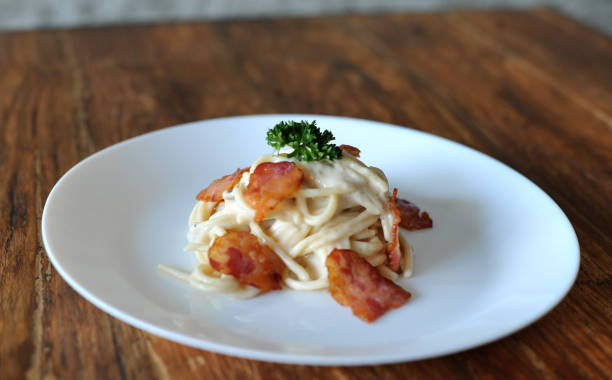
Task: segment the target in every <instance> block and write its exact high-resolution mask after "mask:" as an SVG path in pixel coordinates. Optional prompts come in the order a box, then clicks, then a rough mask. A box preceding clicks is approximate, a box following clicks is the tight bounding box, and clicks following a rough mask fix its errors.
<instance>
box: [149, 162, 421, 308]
mask: <svg viewBox="0 0 612 380" xmlns="http://www.w3.org/2000/svg"><path fill="white" fill-rule="evenodd" d="M286 154H287V152H286V151H285V152H284V153H282V152H281V154H280V155H264V156H262V157H260V158H259V159H257V160H256V161H255V162H254V163H253V165H251V167H250V170H249V171H246V172H245V173H243V174H242V177H241V178H240V181H239V182H238V183H237V184H236V185H235V186H234V187H233V188H232V189H231V191H226V192H224V193H223V201H221V202H220V203H217V202H204V201H198V202H197V203H196V205H195V206H194V208H193V210H192V212H191V215H190V216H189V232H188V234H187V240H188V244H187V246H186V247H185V250H188V251H194V252H195V254H196V257H197V259H198V261H199V265H198V266H197V267H196V268H195V269H194V271H193V272H192V273H184V272H182V271H178V270H176V269H173V268H171V267H168V266H165V265H160V270H162V271H163V272H165V273H166V274H168V275H171V276H172V277H175V278H177V279H179V280H182V281H185V282H188V283H190V284H191V285H193V286H194V287H196V288H199V289H202V290H205V291H214V292H224V293H232V294H234V295H235V296H239V297H252V296H255V295H257V294H258V293H259V290H258V289H257V288H255V287H252V286H249V285H243V284H240V283H239V282H238V281H237V280H236V279H235V278H234V277H233V276H230V275H225V274H221V273H219V272H217V271H215V270H214V269H213V268H212V267H211V265H210V263H209V260H208V250H209V248H210V247H211V246H212V244H213V243H214V241H215V239H216V238H217V237H220V236H223V235H225V234H226V233H227V232H229V231H248V232H250V233H251V234H253V235H255V236H256V237H257V239H258V240H259V241H260V243H262V244H265V245H267V246H268V247H270V248H271V249H272V250H273V251H274V252H275V253H276V254H277V255H278V256H279V257H280V258H281V260H282V261H283V262H284V263H285V265H286V269H285V271H284V273H283V274H282V282H283V284H284V285H285V286H286V287H288V288H291V289H296V290H317V289H326V288H328V286H329V282H328V278H327V268H326V266H325V260H326V258H327V256H328V255H329V254H330V252H331V251H332V250H333V249H334V248H338V249H350V250H353V251H355V252H357V253H358V254H359V255H360V256H361V257H363V258H364V259H366V260H367V261H368V262H369V263H370V264H371V265H372V266H374V267H376V268H377V269H378V270H379V272H380V273H381V274H382V275H383V276H385V277H387V278H389V279H391V280H395V279H397V277H398V276H409V275H410V274H411V273H412V249H411V247H410V246H409V245H408V244H407V243H406V242H405V240H404V239H403V237H402V236H401V234H400V235H399V243H400V250H401V268H402V272H401V274H400V275H398V274H397V273H395V272H394V271H392V270H391V269H390V268H389V267H388V265H387V253H386V250H385V246H386V244H387V242H389V241H391V239H392V228H393V214H392V212H391V210H390V209H389V184H388V182H387V179H386V177H385V175H384V174H383V172H382V171H381V170H380V169H378V168H375V167H368V166H366V165H364V164H363V163H362V162H361V161H360V160H358V159H357V158H355V157H354V156H352V155H351V154H349V153H347V152H344V154H343V157H342V158H341V159H339V160H335V161H333V162H327V161H311V162H305V161H294V160H292V159H290V158H287V156H286ZM280 161H292V162H294V163H295V164H296V165H297V166H298V167H299V168H300V169H301V170H302V171H303V173H304V180H303V182H302V185H301V187H300V189H299V190H298V191H297V193H296V194H295V195H294V197H292V198H291V199H288V200H284V201H283V202H282V203H281V204H279V205H278V206H277V207H276V208H274V210H272V211H269V212H267V213H266V215H265V219H264V220H263V221H262V222H260V223H257V222H255V220H254V216H255V210H253V209H252V208H251V207H250V206H249V204H248V203H247V202H246V201H245V197H244V193H245V190H246V188H247V186H248V183H249V177H250V175H251V173H253V171H254V170H255V168H256V167H257V166H258V165H259V164H261V163H264V162H280Z"/></svg>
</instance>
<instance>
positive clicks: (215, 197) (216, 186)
mask: <svg viewBox="0 0 612 380" xmlns="http://www.w3.org/2000/svg"><path fill="white" fill-rule="evenodd" d="M247 170H249V169H236V171H235V172H233V173H232V174H228V175H226V176H223V177H221V178H219V179H216V180H214V181H212V183H211V184H210V185H208V187H207V188H206V189H204V190H202V191H200V192H199V193H198V195H197V196H196V199H197V200H199V201H205V202H221V201H222V200H223V192H224V191H226V190H231V189H232V188H233V187H234V186H236V184H237V183H238V182H240V177H242V173H244V172H246V171H247Z"/></svg>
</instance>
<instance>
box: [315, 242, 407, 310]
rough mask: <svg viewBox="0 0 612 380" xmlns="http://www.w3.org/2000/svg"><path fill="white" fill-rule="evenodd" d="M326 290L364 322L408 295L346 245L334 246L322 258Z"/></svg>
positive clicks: (397, 305)
mask: <svg viewBox="0 0 612 380" xmlns="http://www.w3.org/2000/svg"><path fill="white" fill-rule="evenodd" d="M325 265H326V266H327V271H328V273H329V275H328V278H329V290H330V292H331V295H332V296H333V297H334V299H335V300H336V301H337V302H338V303H339V304H340V305H343V306H350V307H351V309H353V314H354V315H355V316H357V317H359V318H360V319H362V320H364V321H366V322H374V321H375V320H376V319H378V318H379V317H380V316H382V315H383V314H385V313H386V312H387V311H389V310H390V309H397V308H398V307H400V306H402V305H403V304H405V303H406V302H407V301H408V299H410V293H409V292H407V291H406V290H404V289H402V288H401V287H399V286H398V285H396V284H394V283H393V282H392V281H390V280H388V279H386V278H384V277H383V276H382V275H381V274H380V273H379V272H378V270H377V269H376V268H374V267H373V266H371V265H370V263H368V262H367V261H366V260H365V259H364V258H362V257H360V256H359V255H358V254H357V253H356V252H354V251H351V250H349V249H334V250H333V251H332V253H330V255H329V256H328V257H327V259H326V260H325Z"/></svg>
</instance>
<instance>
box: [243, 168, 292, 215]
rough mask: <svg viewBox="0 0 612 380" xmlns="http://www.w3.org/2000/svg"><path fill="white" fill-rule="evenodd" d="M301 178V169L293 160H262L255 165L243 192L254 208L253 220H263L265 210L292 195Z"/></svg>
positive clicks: (270, 208)
mask: <svg viewBox="0 0 612 380" xmlns="http://www.w3.org/2000/svg"><path fill="white" fill-rule="evenodd" d="M303 180H304V173H303V172H302V169H300V168H298V167H297V165H296V164H295V163H293V162H289V161H282V162H264V163H261V164H259V165H257V167H256V168H255V170H254V171H253V173H251V177H250V179H249V185H248V186H247V189H246V191H245V192H244V198H245V200H246V201H247V203H248V204H249V206H251V207H252V208H253V209H254V210H255V221H256V222H261V221H263V219H264V215H265V213H266V212H268V211H270V210H272V209H274V208H275V207H276V206H278V204H279V203H281V202H282V201H284V200H285V199H289V198H291V197H293V194H295V192H296V191H298V189H299V188H300V186H301V185H302V181H303Z"/></svg>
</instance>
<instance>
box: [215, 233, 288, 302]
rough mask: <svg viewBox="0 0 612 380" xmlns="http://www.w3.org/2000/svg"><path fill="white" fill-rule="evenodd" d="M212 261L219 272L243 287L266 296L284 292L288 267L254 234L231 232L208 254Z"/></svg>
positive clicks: (218, 239)
mask: <svg viewBox="0 0 612 380" xmlns="http://www.w3.org/2000/svg"><path fill="white" fill-rule="evenodd" d="M208 259H209V261H210V265H211V266H212V267H213V268H214V269H215V270H216V271H218V272H221V273H225V274H229V275H232V276H234V277H235V278H236V279H237V280H238V281H239V282H240V283H242V284H247V285H251V286H254V287H256V288H259V289H261V290H263V291H264V292H267V291H268V290H274V289H280V288H281V274H282V271H283V269H284V267H285V263H283V261H282V260H281V259H280V258H279V257H278V256H277V255H276V253H274V251H273V250H272V249H271V248H270V247H268V246H267V245H264V244H261V243H260V242H259V240H257V237H256V236H255V235H253V234H251V233H250V232H244V231H240V232H228V233H227V234H225V235H223V236H221V237H218V238H217V239H216V240H215V242H214V243H213V245H212V247H210V249H209V250H208Z"/></svg>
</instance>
